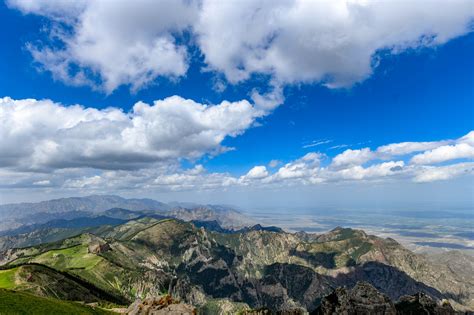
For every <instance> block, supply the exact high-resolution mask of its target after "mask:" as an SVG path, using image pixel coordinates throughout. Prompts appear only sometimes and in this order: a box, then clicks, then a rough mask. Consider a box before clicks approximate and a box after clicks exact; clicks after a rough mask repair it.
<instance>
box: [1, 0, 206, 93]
mask: <svg viewBox="0 0 474 315" xmlns="http://www.w3.org/2000/svg"><path fill="white" fill-rule="evenodd" d="M9 4H10V5H11V6H12V7H17V8H19V9H20V10H22V11H23V12H25V13H34V14H39V15H43V16H46V17H48V18H50V19H51V20H52V21H53V22H56V23H55V24H53V28H52V30H51V37H52V38H53V39H55V40H60V41H61V42H62V43H63V44H64V45H62V47H59V48H58V47H55V46H52V45H43V46H38V45H31V44H30V45H28V48H29V50H30V51H31V52H32V55H33V57H34V59H35V60H36V61H37V62H38V63H40V64H41V65H42V66H43V67H44V68H45V69H46V70H49V71H51V72H52V74H53V76H54V77H55V78H56V79H59V80H62V81H65V82H67V83H70V84H73V85H86V84H87V85H92V86H95V87H99V88H101V89H103V90H104V91H106V92H108V93H110V92H112V91H113V90H114V89H115V88H117V87H118V86H120V85H122V84H125V85H130V86H131V88H132V89H133V90H137V89H139V88H141V87H143V86H145V85H147V84H150V83H151V82H153V80H155V79H156V78H157V77H159V76H165V77H174V78H177V77H180V76H183V75H185V74H186V71H187V68H188V53H187V49H186V47H185V45H183V44H179V43H178V37H179V36H180V34H182V33H183V32H184V31H185V30H186V29H187V28H189V27H190V25H191V23H192V22H193V21H195V20H196V19H197V16H196V13H197V3H195V2H192V1H185V0H164V1H152V0H140V1H133V2H132V1H122V0H119V1H107V0H106V1H78V2H76V1H53V2H51V1H26V0H18V1H16V0H15V1H9ZM77 69H79V70H77ZM97 80H99V81H100V83H99V84H97Z"/></svg>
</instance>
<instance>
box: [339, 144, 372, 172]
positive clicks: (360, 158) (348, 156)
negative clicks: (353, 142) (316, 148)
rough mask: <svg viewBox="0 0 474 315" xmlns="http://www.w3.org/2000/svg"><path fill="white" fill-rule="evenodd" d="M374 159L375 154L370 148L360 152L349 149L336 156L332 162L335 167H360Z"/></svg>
mask: <svg viewBox="0 0 474 315" xmlns="http://www.w3.org/2000/svg"><path fill="white" fill-rule="evenodd" d="M374 158H375V153H374V152H372V151H371V150H370V149H369V148H363V149H360V150H351V149H347V150H346V151H344V152H342V153H341V154H338V155H336V156H335V157H334V158H333V160H332V164H333V165H334V166H335V167H340V166H344V165H360V164H364V163H366V162H368V161H370V160H372V159H374Z"/></svg>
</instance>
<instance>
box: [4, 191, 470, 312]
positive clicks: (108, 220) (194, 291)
mask: <svg viewBox="0 0 474 315" xmlns="http://www.w3.org/2000/svg"><path fill="white" fill-rule="evenodd" d="M48 204H49V205H51V206H50V207H48ZM109 207H110V208H109ZM23 209H28V210H25V211H26V212H27V213H28V215H30V216H31V217H32V218H34V219H31V220H29V221H28V222H27V224H21V223H22V221H21V218H23V217H24V214H22V213H21V211H24V210H23ZM0 213H1V215H2V216H3V217H4V218H7V219H8V220H12V222H13V221H14V222H17V223H18V224H17V225H15V226H14V227H11V228H10V229H4V230H3V231H2V236H0V268H1V270H0V288H1V289H2V290H0V296H1V297H2V299H3V298H4V299H5V300H9V301H13V302H11V303H10V304H9V305H10V306H9V307H10V308H9V309H7V310H5V309H4V310H2V309H0V313H2V314H3V313H8V311H12V312H13V313H14V312H15V310H18V309H16V308H21V307H22V305H23V304H22V302H21V301H26V300H28V299H30V298H31V299H32V300H34V301H36V300H38V302H37V303H39V304H37V305H42V304H41V303H43V302H44V303H46V304H48V303H49V304H48V305H49V306H45V309H47V307H53V308H54V307H58V306H57V304H54V303H59V302H61V303H67V305H68V306H67V307H72V308H74V307H80V309H81V311H78V312H79V313H80V312H82V313H84V312H86V311H87V312H89V313H94V312H96V313H100V312H110V311H114V312H128V313H130V314H149V313H150V314H151V313H152V312H154V313H153V314H155V313H156V314H160V313H159V312H161V313H163V312H165V311H167V312H172V311H176V312H178V311H179V309H181V313H184V314H186V312H188V311H189V312H191V313H192V312H197V313H199V314H233V313H235V314H237V313H241V314H271V313H275V314H277V313H279V314H305V313H308V312H309V313H314V314H339V313H341V314H342V313H344V312H345V314H371V313H370V312H372V313H373V314H455V313H456V312H469V311H472V310H473V309H474V281H473V278H472V274H474V267H473V266H474V260H473V259H472V257H471V256H468V255H464V254H462V253H460V252H453V253H448V254H445V255H437V256H424V255H418V254H415V253H413V252H411V251H409V250H408V249H406V248H404V247H403V246H402V245H401V244H399V243H398V242H397V241H395V240H393V239H390V238H386V239H384V238H380V237H376V236H373V235H368V234H367V233H365V232H364V231H362V230H355V229H349V228H342V227H336V228H335V229H333V230H332V231H330V232H327V233H323V234H313V233H305V232H299V233H288V232H285V231H284V230H282V229H280V228H278V227H264V226H261V225H259V224H255V222H253V221H252V220H251V219H250V218H247V217H245V216H244V215H242V214H241V213H240V212H238V211H236V210H233V209H231V208H230V207H224V206H210V205H205V206H203V205H194V204H186V205H184V204H177V203H175V204H164V203H161V202H157V201H154V200H151V199H124V198H120V197H115V196H91V197H85V198H66V199H59V200H53V201H48V202H43V203H36V204H34V203H33V204H17V205H3V206H1V207H0ZM12 213H14V214H13V215H12ZM41 214H54V215H55V218H54V219H49V220H48V219H45V218H43V219H41V216H42V215H41ZM36 218H40V219H36ZM47 218H49V217H48V216H47ZM15 294H16V295H15ZM17 297H18V299H17V300H15V298H17ZM15 301H17V302H16V303H15ZM41 301H43V302H41ZM77 301H81V302H82V304H77V303H76V302H77ZM25 303H26V302H25ZM51 303H53V304H51ZM46 304H45V305H46ZM64 305H66V304H64ZM64 307H66V306H64ZM84 310H86V311H84ZM71 312H72V311H71ZM87 312H86V313H87ZM367 312H369V313H367ZM423 312H424V313H423ZM46 313H47V312H46Z"/></svg>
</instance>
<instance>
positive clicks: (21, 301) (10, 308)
mask: <svg viewBox="0 0 474 315" xmlns="http://www.w3.org/2000/svg"><path fill="white" fill-rule="evenodd" d="M0 314H1V315H4V314H5V315H6V314H8V315H10V314H11V315H14V314H15V315H16V314H18V315H20V314H25V315H28V314H35V315H55V314H58V315H63V314H68V315H75V314H81V315H87V314H97V315H102V314H112V313H110V312H107V311H105V310H102V309H98V308H91V307H89V306H86V305H81V304H79V303H75V302H66V301H60V300H56V299H51V298H44V297H38V296H34V295H31V294H28V293H25V292H17V291H9V290H4V289H0Z"/></svg>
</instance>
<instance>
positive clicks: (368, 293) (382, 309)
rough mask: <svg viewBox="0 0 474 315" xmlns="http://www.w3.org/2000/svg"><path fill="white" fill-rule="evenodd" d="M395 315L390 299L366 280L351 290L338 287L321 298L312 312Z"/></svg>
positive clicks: (349, 314) (324, 314)
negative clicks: (318, 304) (319, 303)
mask: <svg viewBox="0 0 474 315" xmlns="http://www.w3.org/2000/svg"><path fill="white" fill-rule="evenodd" d="M312 314H317V315H332V314H347V315H352V314H354V315H356V314H373V315H396V314H397V311H396V309H395V306H394V304H393V303H392V301H391V300H390V299H389V298H388V297H387V296H386V295H385V294H382V293H380V292H379V291H377V289H375V288H374V287H373V286H371V285H370V284H368V283H366V282H359V283H358V284H357V285H356V286H355V287H354V288H352V289H351V290H347V289H345V288H338V289H336V290H335V291H334V292H333V293H331V294H330V295H328V296H326V297H325V298H323V299H322V301H321V305H320V306H319V307H318V308H317V309H316V310H315V311H314V312H313V313H312Z"/></svg>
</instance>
